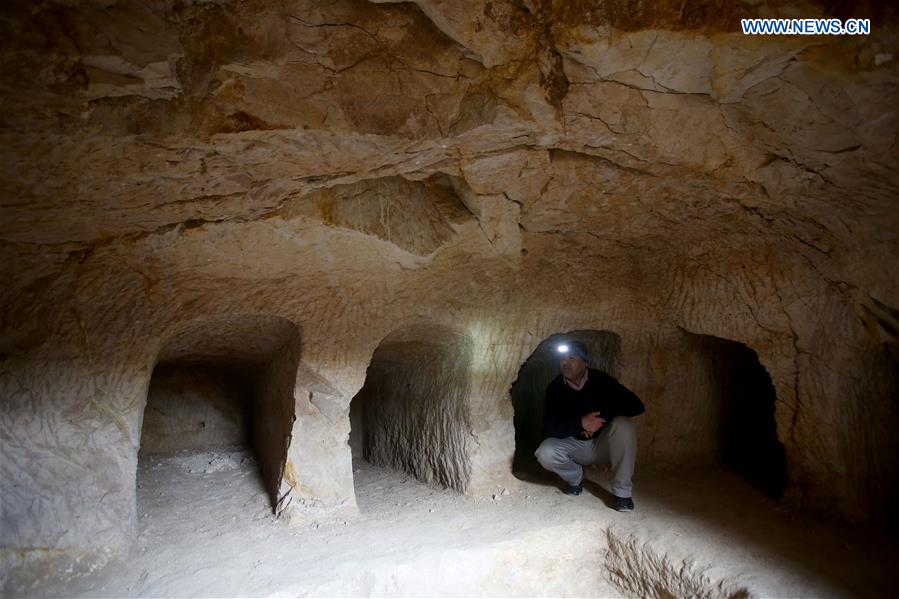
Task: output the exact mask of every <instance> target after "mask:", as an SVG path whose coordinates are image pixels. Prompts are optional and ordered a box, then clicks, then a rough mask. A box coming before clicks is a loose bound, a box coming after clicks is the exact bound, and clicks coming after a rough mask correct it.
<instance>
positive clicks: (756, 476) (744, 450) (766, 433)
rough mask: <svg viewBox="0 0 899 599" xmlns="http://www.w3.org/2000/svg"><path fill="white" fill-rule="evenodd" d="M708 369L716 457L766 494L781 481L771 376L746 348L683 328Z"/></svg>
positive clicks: (783, 471) (774, 492)
mask: <svg viewBox="0 0 899 599" xmlns="http://www.w3.org/2000/svg"><path fill="white" fill-rule="evenodd" d="M684 334H685V335H687V337H688V343H689V344H690V345H691V346H692V348H693V349H694V350H695V351H697V352H698V353H699V354H700V355H701V356H702V357H703V360H704V362H705V364H706V365H707V367H708V374H709V384H710V388H711V392H712V394H713V397H712V398H711V400H712V402H711V403H712V405H711V406H710V407H711V409H715V410H717V411H718V423H719V424H718V431H717V438H718V443H717V446H718V456H717V457H718V460H719V461H720V463H721V465H722V466H724V467H726V468H728V469H730V470H733V471H734V472H736V473H738V474H739V475H740V476H742V477H743V478H744V479H746V480H747V481H748V482H750V483H751V484H753V485H754V486H756V487H758V488H759V489H761V490H762V491H764V492H765V493H767V494H768V495H769V496H771V497H774V498H779V497H781V496H782V495H783V492H784V489H785V488H786V484H787V466H786V454H785V451H784V447H783V444H781V442H780V440H779V439H778V437H777V424H776V422H775V419H774V403H775V401H776V399H777V395H776V393H775V391H774V385H773V384H772V383H771V376H770V375H769V374H768V372H767V371H766V370H765V368H764V366H762V365H761V363H760V362H759V358H758V355H757V354H756V353H755V352H754V351H753V350H752V349H751V348H749V347H747V346H746V345H744V344H742V343H738V342H736V341H731V340H729V339H721V338H719V337H714V336H711V335H697V334H694V333H689V332H686V331H685V332H684Z"/></svg>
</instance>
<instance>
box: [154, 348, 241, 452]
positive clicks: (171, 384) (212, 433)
mask: <svg viewBox="0 0 899 599" xmlns="http://www.w3.org/2000/svg"><path fill="white" fill-rule="evenodd" d="M248 391H249V390H248V389H247V382H246V381H245V380H244V379H243V377H240V376H234V373H233V372H230V371H227V370H222V369H216V368H208V367H207V368H203V367H196V366H195V367H193V368H185V367H177V366H160V367H158V368H156V370H154V371H153V377H152V378H151V379H150V389H149V391H148V392H147V407H146V408H145V409H144V422H143V427H142V428H141V434H140V453H141V454H145V453H159V452H170V451H178V450H184V449H193V450H203V449H209V448H212V447H227V446H231V445H242V444H245V443H246V442H247V437H248V435H247V418H246V403H247V399H248V395H249V393H248Z"/></svg>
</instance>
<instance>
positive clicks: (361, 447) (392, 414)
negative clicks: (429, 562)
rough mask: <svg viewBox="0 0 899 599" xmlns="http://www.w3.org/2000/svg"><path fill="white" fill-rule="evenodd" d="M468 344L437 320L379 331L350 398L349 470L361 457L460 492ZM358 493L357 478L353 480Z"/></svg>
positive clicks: (464, 480) (465, 475)
mask: <svg viewBox="0 0 899 599" xmlns="http://www.w3.org/2000/svg"><path fill="white" fill-rule="evenodd" d="M471 359H472V343H471V340H470V339H469V338H468V337H467V336H466V335H464V334H462V333H459V332H458V331H455V330H453V329H450V328H448V327H443V326H412V327H407V328H403V329H400V330H398V331H395V332H394V333H392V334H390V335H389V336H388V337H386V338H385V339H384V340H383V341H382V342H381V344H380V345H379V346H378V347H377V349H376V350H375V352H374V354H373V355H372V359H371V363H370V365H369V367H368V370H367V372H366V377H365V384H364V385H363V387H362V389H361V390H360V391H359V393H357V394H356V396H355V397H354V398H353V400H352V403H351V404H350V421H351V427H352V430H351V433H350V446H351V448H352V452H353V463H354V468H353V469H354V471H357V472H358V471H359V470H360V469H363V468H365V466H366V465H367V464H370V465H374V466H383V467H387V468H390V469H393V470H399V471H402V472H405V473H407V474H409V475H411V476H412V477H414V478H415V479H417V480H419V481H422V482H425V483H431V482H434V483H437V484H439V485H441V486H443V487H446V488H449V489H454V490H456V491H459V492H462V491H464V490H465V488H466V486H467V485H468V480H469V475H470V465H469V463H468V454H467V451H466V443H467V439H468V435H469V433H468V431H469V430H470V427H469V423H468V413H467V408H466V398H467V396H468V392H469V379H470V374H469V371H470V369H471ZM356 487H357V497H358V495H359V490H358V489H359V488H360V485H359V479H358V477H357V482H356Z"/></svg>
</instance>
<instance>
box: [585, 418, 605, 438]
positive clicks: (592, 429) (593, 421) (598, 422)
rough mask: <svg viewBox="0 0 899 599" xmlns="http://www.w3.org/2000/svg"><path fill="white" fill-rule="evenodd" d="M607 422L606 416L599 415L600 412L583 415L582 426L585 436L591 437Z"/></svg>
mask: <svg viewBox="0 0 899 599" xmlns="http://www.w3.org/2000/svg"><path fill="white" fill-rule="evenodd" d="M605 423H606V419H605V418H600V417H599V412H590V413H589V414H585V415H583V416H581V426H582V427H583V428H584V437H586V438H587V439H589V438H590V437H592V436H593V435H594V433H596V431H598V430H599V429H601V428H602V427H603V425H604V424H605Z"/></svg>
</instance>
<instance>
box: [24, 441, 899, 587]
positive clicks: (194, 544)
mask: <svg viewBox="0 0 899 599" xmlns="http://www.w3.org/2000/svg"><path fill="white" fill-rule="evenodd" d="M354 472H355V481H356V487H357V491H356V494H357V501H358V505H359V509H360V515H359V517H358V518H356V519H353V520H351V521H347V522H342V521H341V522H336V523H332V524H328V525H320V526H306V527H297V528H290V527H288V526H287V525H286V523H285V522H283V521H281V520H277V519H275V518H274V517H273V516H272V515H271V509H270V507H269V506H270V504H269V500H268V497H267V495H266V493H265V491H264V489H263V488H262V484H261V481H260V479H259V475H258V473H257V468H256V465H255V462H254V461H253V459H252V457H251V456H250V455H249V454H248V453H245V452H243V451H241V450H228V451H225V450H219V451H211V452H203V453H193V454H186V453H179V454H174V455H168V456H149V457H148V458H146V459H144V460H142V462H141V466H140V469H139V475H138V484H139V488H138V510H139V535H138V538H137V540H136V542H135V545H134V548H133V550H132V552H131V554H130V555H129V556H128V557H127V558H126V559H121V560H116V561H113V562H111V563H110V564H109V565H107V566H106V567H105V568H104V569H102V570H100V571H98V572H95V573H93V574H91V575H89V576H86V577H82V578H78V579H74V580H70V581H66V582H64V583H59V582H56V583H49V584H47V585H45V586H43V587H42V588H40V589H35V595H36V596H38V595H39V596H66V597H72V596H78V597H172V596H179V597H194V596H201V597H235V596H241V597H248V596H252V597H255V596H299V595H307V596H309V595H311V596H372V595H374V596H380V595H390V596H397V595H414V596H538V595H539V596H546V595H551V596H622V595H629V596H653V595H654V596H665V595H666V593H668V594H670V595H673V596H686V595H690V596H710V597H719V596H736V597H740V596H747V595H748V596H752V595H759V596H778V597H784V596H816V597H822V596H886V595H887V594H888V593H889V591H890V590H891V588H890V586H889V585H890V583H891V582H892V580H893V578H892V572H891V571H890V566H891V564H896V563H899V561H896V558H897V553H896V550H895V549H894V548H891V547H890V545H889V544H888V542H887V539H886V538H885V537H883V538H879V539H877V538H875V537H874V533H871V532H865V531H861V530H858V529H855V528H850V529H849V530H841V529H838V528H837V527H835V526H834V525H827V524H823V523H814V522H812V521H811V520H809V519H806V518H804V517H800V516H795V515H790V514H788V513H786V512H784V511H782V510H780V509H779V508H778V507H777V505H776V503H774V502H772V501H770V500H767V499H765V498H764V497H763V496H762V495H760V494H759V493H758V492H757V491H755V490H754V489H753V488H752V487H749V486H748V485H746V484H745V483H744V482H742V481H741V480H740V479H738V478H736V477H735V476H733V475H731V474H729V473H727V472H722V471H713V472H708V471H707V472H683V471H670V472H646V473H641V475H640V476H639V477H638V478H637V480H636V481H635V501H636V504H637V510H636V511H635V512H633V513H630V514H619V513H617V512H615V511H613V510H612V509H610V508H609V507H608V506H607V505H606V502H607V501H609V498H610V496H609V494H608V493H607V492H606V491H605V490H604V485H605V483H604V481H603V473H601V472H599V471H592V472H591V473H590V475H589V478H590V480H588V482H587V483H586V485H585V492H584V494H583V495H581V496H580V497H568V496H565V495H564V494H562V493H561V492H560V491H559V489H558V487H556V486H555V485H554V484H553V481H552V480H551V479H550V478H548V477H545V476H543V475H542V474H540V473H538V472H531V473H529V474H522V475H521V476H522V479H523V480H522V482H521V485H520V488H519V489H514V490H509V491H506V492H504V493H500V494H497V495H495V496H494V498H485V499H474V498H469V497H464V496H460V495H458V494H456V493H454V492H452V491H447V490H444V489H440V488H438V487H436V486H431V485H426V484H422V483H420V482H418V481H415V480H414V479H412V478H411V477H409V476H407V475H405V474H403V473H397V472H394V471H391V470H386V469H383V468H379V467H375V466H372V465H370V464H368V463H366V462H358V463H357V464H356V465H355V467H354ZM879 534H882V533H879Z"/></svg>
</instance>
